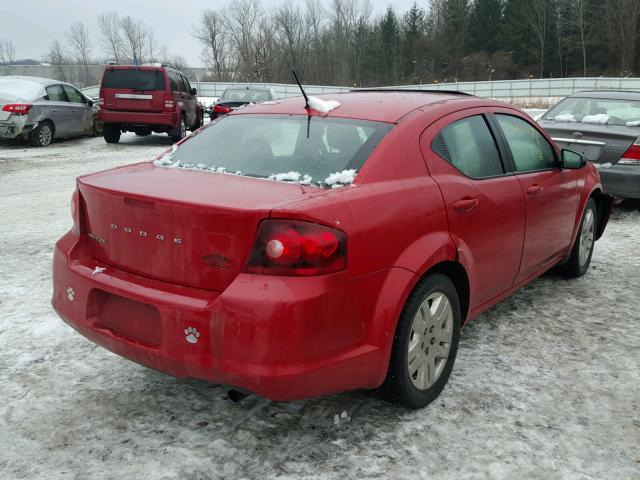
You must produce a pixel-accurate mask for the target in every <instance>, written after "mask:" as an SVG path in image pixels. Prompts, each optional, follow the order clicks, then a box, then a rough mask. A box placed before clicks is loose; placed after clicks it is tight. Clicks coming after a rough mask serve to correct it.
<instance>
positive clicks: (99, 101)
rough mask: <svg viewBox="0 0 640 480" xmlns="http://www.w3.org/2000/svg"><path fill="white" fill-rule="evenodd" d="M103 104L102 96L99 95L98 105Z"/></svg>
mask: <svg viewBox="0 0 640 480" xmlns="http://www.w3.org/2000/svg"><path fill="white" fill-rule="evenodd" d="M103 105H104V98H102V97H100V98H98V106H99V107H101V106H103Z"/></svg>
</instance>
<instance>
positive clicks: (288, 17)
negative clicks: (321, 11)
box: [273, 0, 311, 76]
mask: <svg viewBox="0 0 640 480" xmlns="http://www.w3.org/2000/svg"><path fill="white" fill-rule="evenodd" d="M273 21H274V24H275V31H276V37H277V40H278V42H279V44H280V45H281V46H282V51H281V52H280V54H281V57H282V61H283V62H285V63H286V64H287V68H286V70H287V71H289V70H291V69H294V70H296V72H298V74H299V75H301V76H304V72H305V69H306V66H307V59H308V55H309V47H310V42H311V29H310V25H309V23H308V22H307V21H306V19H305V17H304V15H303V13H302V10H301V9H300V7H299V6H298V5H296V4H294V3H293V2H292V0H285V1H284V2H283V3H282V4H280V6H278V7H276V8H275V10H274V12H273Z"/></svg>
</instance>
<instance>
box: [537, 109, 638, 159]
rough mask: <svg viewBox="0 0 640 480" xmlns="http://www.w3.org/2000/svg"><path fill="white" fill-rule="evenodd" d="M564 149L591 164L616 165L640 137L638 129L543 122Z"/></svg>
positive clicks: (541, 123)
mask: <svg viewBox="0 0 640 480" xmlns="http://www.w3.org/2000/svg"><path fill="white" fill-rule="evenodd" d="M540 125H541V126H542V127H543V128H544V129H545V130H546V131H547V133H549V135H550V136H551V138H553V140H554V141H555V142H556V143H557V144H558V146H559V147H560V148H566V149H568V150H573V151H574V152H577V153H579V154H581V155H582V156H583V157H584V158H585V159H586V160H589V161H590V162H594V163H599V164H604V163H611V164H614V165H615V164H616V163H617V162H618V160H620V158H621V157H622V156H623V155H624V153H625V152H626V151H627V150H628V149H629V147H631V145H633V143H634V142H635V141H636V140H637V138H638V135H640V129H638V128H637V127H624V126H613V125H590V124H583V123H577V122H555V121H548V120H545V121H541V122H540Z"/></svg>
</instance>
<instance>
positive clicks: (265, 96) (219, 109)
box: [210, 86, 276, 120]
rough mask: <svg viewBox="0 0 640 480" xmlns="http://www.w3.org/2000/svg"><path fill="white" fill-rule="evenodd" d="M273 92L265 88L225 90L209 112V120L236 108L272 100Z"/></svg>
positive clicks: (233, 88)
mask: <svg viewBox="0 0 640 480" xmlns="http://www.w3.org/2000/svg"><path fill="white" fill-rule="evenodd" d="M275 98H276V96H275V93H274V91H273V90H272V89H271V88H266V87H249V86H247V87H230V88H227V89H226V90H225V91H224V92H223V93H222V96H221V97H220V98H219V99H218V101H217V102H216V104H215V105H214V106H213V108H212V109H211V112H210V117H211V120H214V119H216V118H218V117H219V116H220V115H224V114H225V113H229V112H232V111H233V110H235V109H236V108H238V107H243V106H244V105H248V104H250V103H262V102H268V101H269V100H274V99H275Z"/></svg>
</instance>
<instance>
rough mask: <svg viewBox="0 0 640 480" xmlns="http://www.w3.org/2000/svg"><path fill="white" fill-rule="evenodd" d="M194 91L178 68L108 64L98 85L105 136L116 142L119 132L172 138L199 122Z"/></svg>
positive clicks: (200, 113)
mask: <svg viewBox="0 0 640 480" xmlns="http://www.w3.org/2000/svg"><path fill="white" fill-rule="evenodd" d="M196 94H197V91H196V89H195V88H192V87H191V84H190V83H189V80H188V79H187V77H186V76H185V75H184V74H183V73H182V72H180V71H179V70H176V69H173V68H169V67H162V66H148V65H145V66H134V65H110V66H108V67H107V68H106V69H105V72H104V76H103V77H102V84H101V85H100V101H99V103H100V111H99V118H100V120H101V121H102V122H104V139H105V140H106V141H107V143H118V142H119V141H120V134H121V132H135V133H136V135H141V136H144V135H149V134H151V133H152V132H157V133H168V134H169V135H170V136H171V138H172V140H173V141H174V142H177V141H178V140H180V139H182V138H184V137H185V136H186V135H187V130H197V129H198V128H200V127H201V126H202V123H203V118H204V109H203V108H202V105H200V103H198V98H197V97H196Z"/></svg>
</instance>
